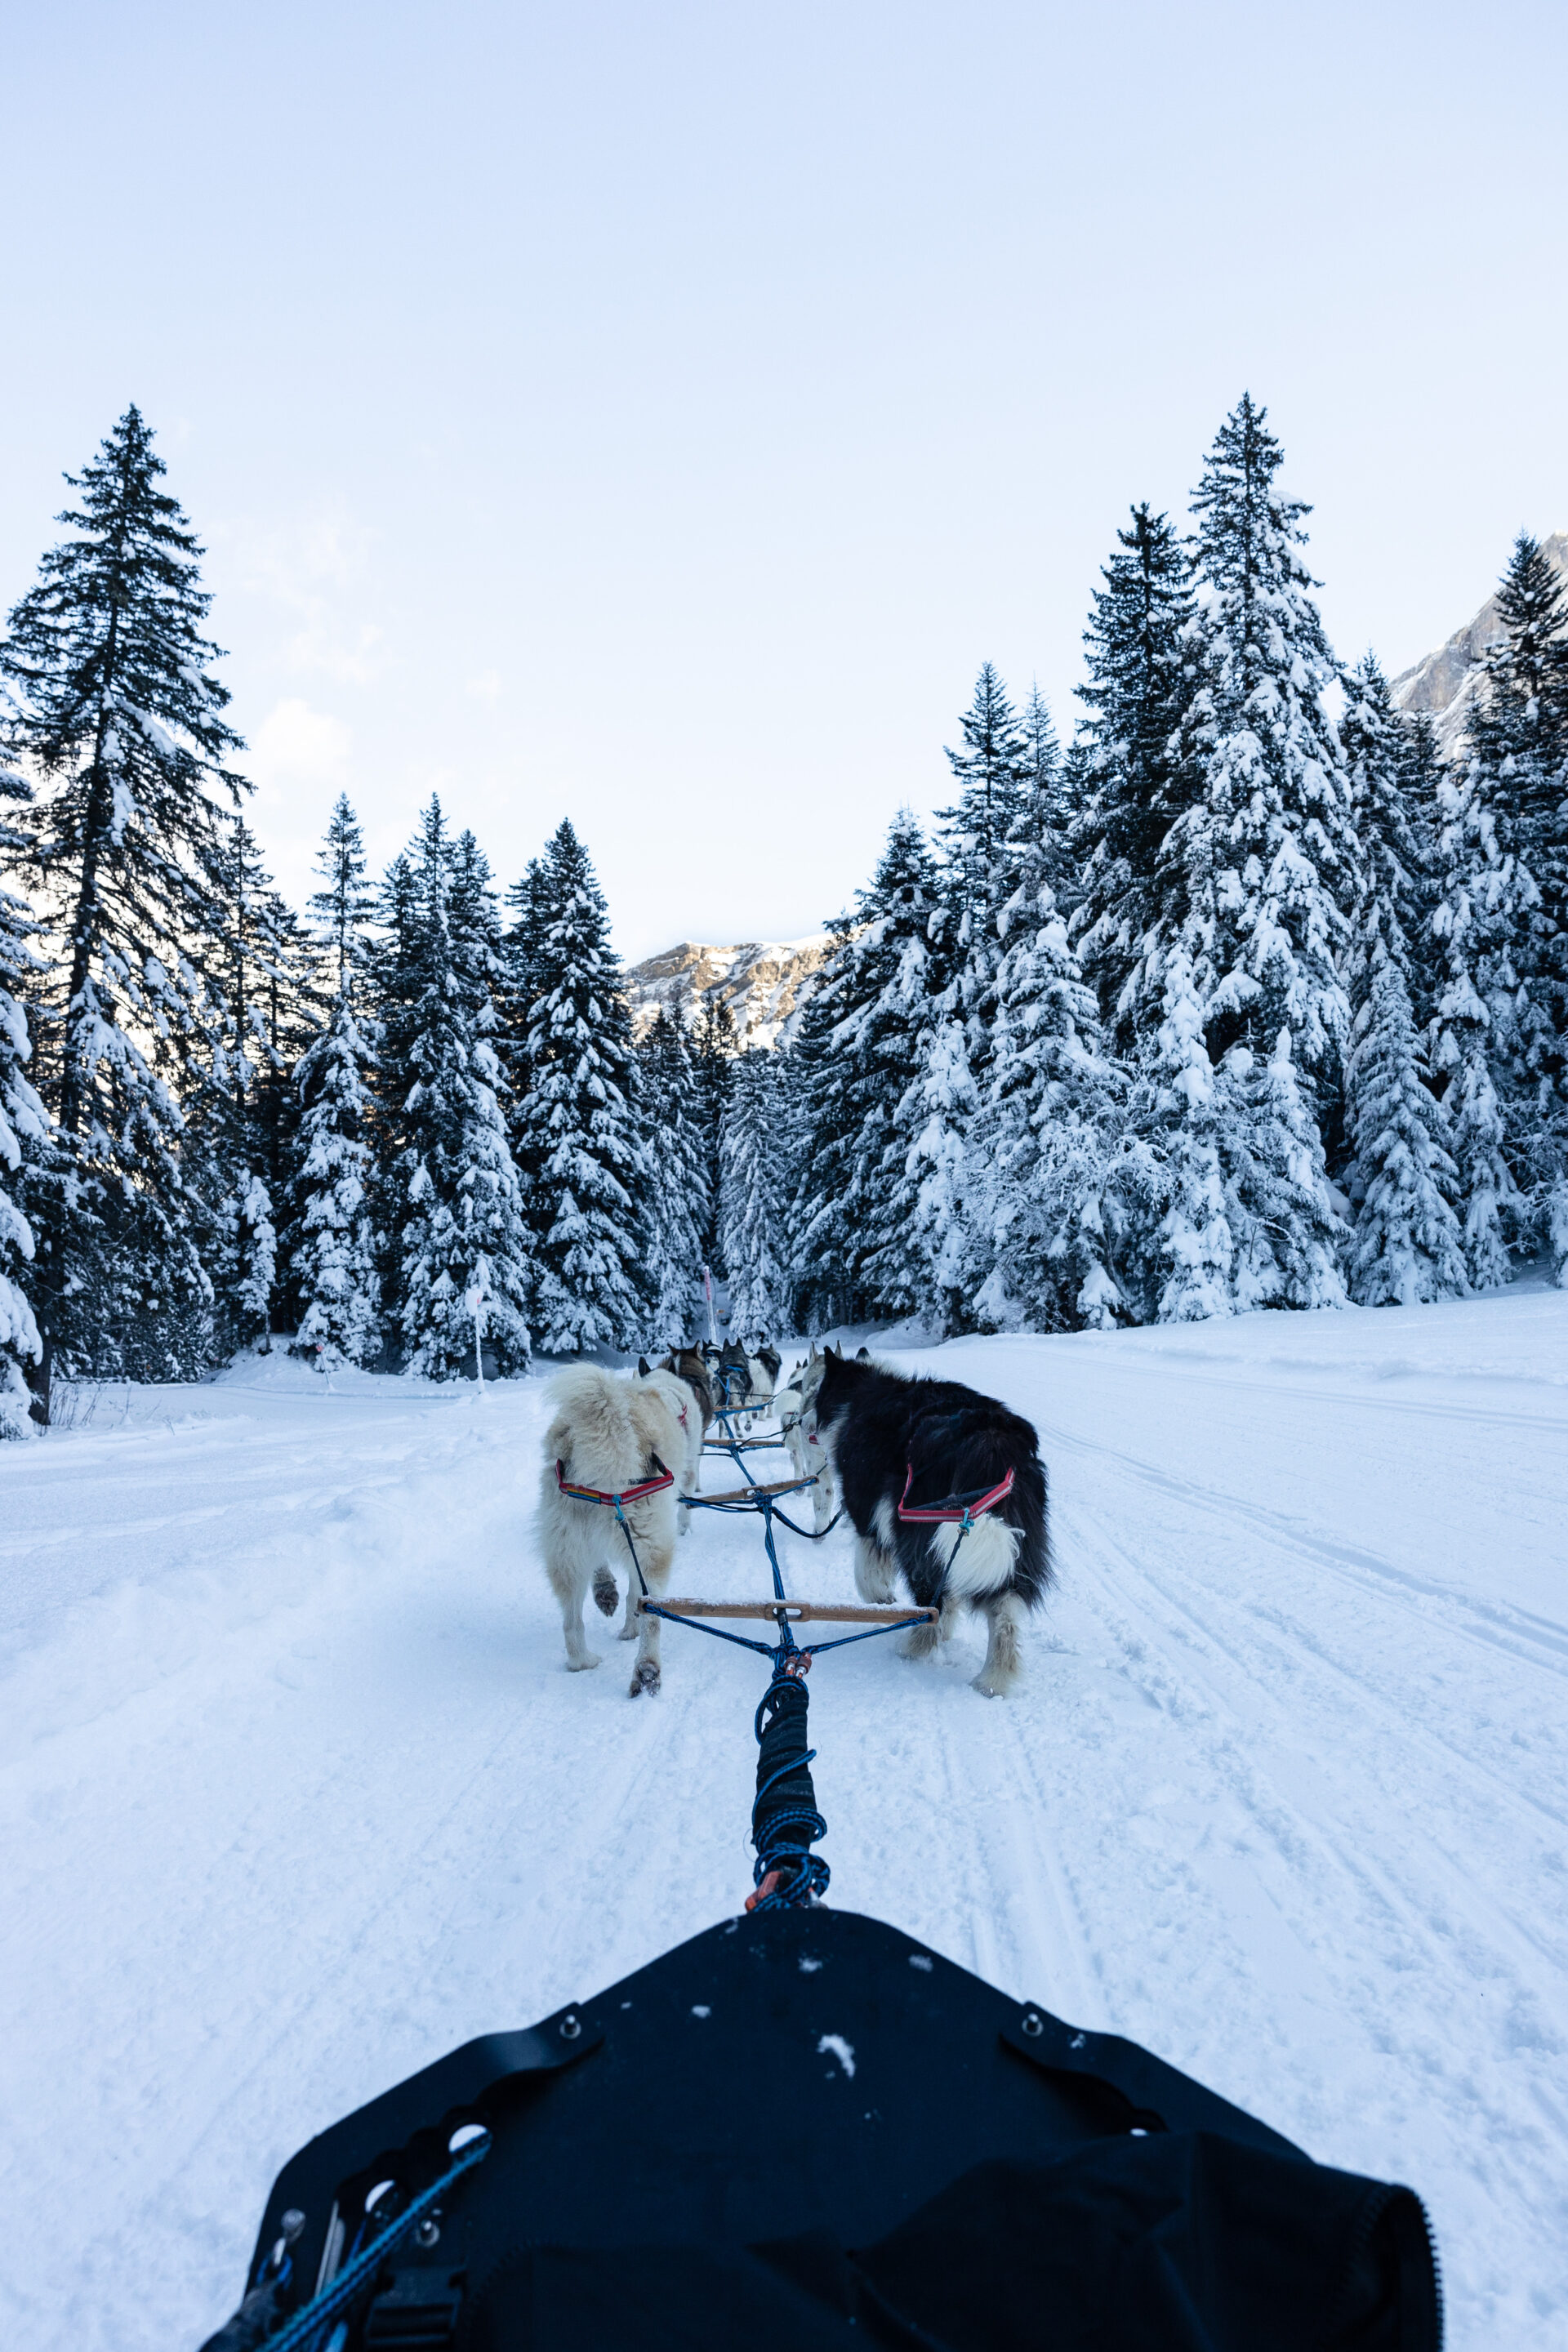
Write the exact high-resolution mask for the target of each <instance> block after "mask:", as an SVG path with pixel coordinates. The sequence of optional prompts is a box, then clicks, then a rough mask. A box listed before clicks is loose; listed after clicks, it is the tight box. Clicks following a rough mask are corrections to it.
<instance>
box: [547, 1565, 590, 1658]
mask: <svg viewBox="0 0 1568 2352" xmlns="http://www.w3.org/2000/svg"><path fill="white" fill-rule="evenodd" d="M545 1573H546V1575H547V1576H548V1577H549V1579H550V1584H551V1589H552V1591H553V1592H554V1595H555V1598H556V1599H557V1601H560V1603H561V1631H562V1633H563V1634H564V1635H565V1637H566V1670H567V1672H568V1674H574V1675H581V1674H586V1673H587V1671H588V1669H589V1667H590V1666H596V1665H597V1664H599V1654H598V1652H597V1650H591V1649H590V1648H589V1647H588V1642H587V1637H586V1635H585V1634H584V1631H583V1602H584V1598H585V1596H586V1593H587V1590H588V1575H587V1570H586V1569H585V1568H584V1567H582V1566H581V1565H580V1564H578V1563H574V1564H573V1565H571V1566H568V1565H567V1564H566V1563H564V1562H563V1561H560V1560H549V1561H547V1562H546V1564H545Z"/></svg>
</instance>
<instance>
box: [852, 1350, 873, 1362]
mask: <svg viewBox="0 0 1568 2352" xmlns="http://www.w3.org/2000/svg"><path fill="white" fill-rule="evenodd" d="M870 1360H871V1350H870V1349H869V1348H857V1349H856V1350H855V1361H856V1362H857V1363H858V1364H868V1363H869V1362H870Z"/></svg>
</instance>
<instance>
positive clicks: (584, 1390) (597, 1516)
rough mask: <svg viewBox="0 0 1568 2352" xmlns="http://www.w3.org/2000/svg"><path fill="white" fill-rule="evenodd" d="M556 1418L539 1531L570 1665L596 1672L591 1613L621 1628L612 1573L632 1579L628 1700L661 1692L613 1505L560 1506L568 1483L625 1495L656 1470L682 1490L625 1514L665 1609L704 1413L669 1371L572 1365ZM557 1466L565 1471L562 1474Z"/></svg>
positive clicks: (561, 1386)
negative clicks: (589, 1634)
mask: <svg viewBox="0 0 1568 2352" xmlns="http://www.w3.org/2000/svg"><path fill="white" fill-rule="evenodd" d="M550 1401H551V1403H552V1405H553V1407H554V1412H553V1415H552V1420H551V1423H550V1427H549V1429H548V1431H547V1432H546V1433H545V1439H544V1473H543V1476H542V1481H541V1485H540V1511H539V1521H540V1531H541V1533H542V1538H543V1542H544V1570H545V1574H546V1575H547V1576H548V1577H549V1579H550V1583H551V1589H552V1591H553V1592H554V1594H555V1597H556V1599H557V1601H560V1603H561V1624H562V1631H563V1633H564V1634H565V1636H566V1664H567V1666H568V1667H569V1669H570V1670H571V1671H572V1673H574V1674H580V1673H582V1672H583V1671H584V1669H585V1668H586V1667H589V1666H596V1665H597V1664H599V1655H598V1653H597V1651H595V1650H591V1649H590V1648H589V1647H588V1644H587V1641H586V1639H585V1637H584V1632H583V1602H584V1599H585V1598H586V1597H587V1593H588V1590H589V1587H590V1586H592V1588H593V1593H594V1599H595V1601H596V1602H597V1604H598V1606H599V1608H600V1609H602V1610H603V1612H604V1613H605V1616H606V1617H613V1616H614V1614H615V1611H616V1598H617V1593H616V1577H615V1570H617V1569H618V1570H622V1571H624V1573H625V1575H626V1615H625V1617H624V1618H623V1620H622V1622H621V1639H622V1641H623V1642H636V1643H637V1658H636V1660H635V1662H634V1664H633V1667H632V1685H631V1689H632V1696H633V1697H634V1698H636V1697H637V1696H639V1694H640V1693H641V1692H643V1691H656V1690H657V1689H658V1682H659V1665H658V1628H659V1621H658V1618H657V1617H647V1616H645V1615H644V1614H643V1609H642V1595H641V1591H640V1589H639V1587H638V1584H637V1575H636V1572H635V1571H634V1570H633V1568H632V1562H631V1555H630V1553H629V1551H628V1550H627V1549H626V1537H625V1536H624V1535H623V1534H622V1532H621V1526H620V1521H619V1520H618V1518H617V1517H616V1513H615V1511H614V1509H613V1508H612V1507H611V1506H610V1505H609V1504H607V1503H585V1502H581V1501H579V1500H578V1499H577V1498H576V1497H575V1496H571V1495H565V1494H563V1493H562V1491H561V1479H562V1477H564V1478H565V1479H566V1480H567V1481H568V1482H569V1483H570V1484H571V1485H573V1486H592V1487H593V1488H595V1491H596V1492H598V1493H599V1494H604V1495H624V1494H626V1492H627V1490H628V1489H629V1488H631V1487H633V1486H641V1485H642V1484H643V1483H644V1482H645V1480H647V1479H648V1478H651V1477H655V1476H657V1475H658V1472H657V1470H656V1467H655V1464H656V1462H658V1463H662V1464H663V1465H664V1467H665V1468H666V1469H667V1470H668V1471H671V1472H672V1473H673V1474H674V1477H675V1485H674V1486H666V1487H664V1488H663V1489H662V1490H661V1491H660V1492H659V1493H658V1494H656V1495H649V1496H645V1497H644V1499H643V1500H642V1501H641V1502H637V1503H630V1504H628V1505H627V1506H626V1522H627V1524H628V1526H629V1527H630V1528H631V1531H632V1540H633V1542H634V1543H635V1544H636V1545H637V1558H638V1559H639V1560H640V1561H641V1563H642V1572H643V1574H644V1576H645V1577H646V1578H647V1588H648V1591H649V1593H650V1595H652V1596H653V1597H654V1598H655V1599H658V1597H659V1596H660V1595H661V1594H662V1593H663V1592H664V1591H665V1588H666V1586H667V1585H668V1580H669V1569H670V1562H671V1561H672V1560H673V1559H674V1557H675V1538H676V1535H677V1532H678V1530H679V1531H683V1530H684V1528H685V1527H686V1523H687V1521H688V1519H689V1516H690V1514H689V1512H688V1510H687V1508H686V1505H685V1501H684V1499H683V1498H684V1497H685V1496H688V1495H694V1494H696V1492H697V1488H698V1472H699V1468H700V1464H701V1460H702V1410H701V1407H700V1404H699V1402H698V1400H697V1398H696V1396H695V1394H694V1393H693V1391H692V1390H691V1389H689V1387H688V1386H687V1384H686V1382H685V1381H682V1380H679V1379H678V1378H677V1377H676V1375H675V1373H673V1372H670V1371H663V1370H660V1371H657V1372H649V1373H647V1375H646V1376H643V1377H638V1378H637V1379H635V1380H626V1379H625V1378H623V1377H622V1376H620V1375H618V1374H617V1373H615V1372H610V1371H606V1370H605V1369H604V1368H603V1366H601V1365H598V1364H574V1366H573V1367H572V1369H571V1370H569V1371H564V1372H562V1373H561V1374H560V1375H559V1377H558V1378H557V1379H556V1380H555V1381H553V1382H552V1386H551V1392H550ZM557 1465H559V1470H558V1467H557Z"/></svg>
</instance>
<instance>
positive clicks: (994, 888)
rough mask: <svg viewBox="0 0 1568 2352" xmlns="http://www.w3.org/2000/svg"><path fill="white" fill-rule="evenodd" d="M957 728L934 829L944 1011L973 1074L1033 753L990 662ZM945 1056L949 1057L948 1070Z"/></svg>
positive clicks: (980, 1055) (982, 1054) (982, 1056)
mask: <svg viewBox="0 0 1568 2352" xmlns="http://www.w3.org/2000/svg"><path fill="white" fill-rule="evenodd" d="M959 723H960V726H961V727H962V729H963V751H952V750H951V749H949V750H948V751H947V761H948V765H949V766H950V768H951V769H952V776H953V781H954V782H955V783H956V784H957V786H958V788H959V790H958V799H957V800H956V802H955V803H953V805H952V807H951V808H945V809H939V810H938V812H937V823H938V838H939V840H940V842H941V845H942V863H943V871H942V884H943V898H944V901H945V906H946V910H947V924H946V936H947V939H948V940H949V941H950V942H951V953H952V982H951V985H952V991H953V995H952V1004H951V1006H950V1008H949V1013H950V1018H952V1019H956V1021H957V1022H958V1023H959V1024H960V1025H961V1026H962V1028H963V1032H964V1058H965V1060H966V1062H967V1063H968V1064H969V1065H970V1066H971V1067H972V1068H973V1069H974V1070H977V1071H978V1070H983V1068H984V1063H985V1060H986V1055H987V1027H986V1016H987V1013H988V1011H989V1006H990V997H991V990H992V985H993V982H994V978H995V971H996V966H997V964H998V963H999V962H1000V961H1001V952H1002V951H1001V947H1000V943H999V941H998V939H997V935H996V918H997V915H998V913H999V911H1000V909H1001V908H1002V907H1003V905H1004V904H1005V901H1006V899H1007V898H1009V897H1010V896H1011V894H1012V890H1013V888H1014V887H1015V878H1016V877H1015V873H1014V871H1013V870H1012V865H1011V860H1010V857H1009V851H1008V845H1009V843H1011V842H1012V841H1013V840H1014V839H1015V838H1016V835H1017V833H1018V829H1019V820H1020V814H1021V807H1022V803H1023V798H1024V787H1025V778H1026V775H1027V774H1028V773H1029V771H1030V763H1031V747H1030V745H1029V744H1028V742H1027V741H1026V738H1025V733H1024V730H1023V728H1022V726H1021V725H1020V723H1019V720H1018V717H1017V714H1016V712H1015V710H1014V709H1013V706H1012V704H1011V702H1010V701H1009V700H1008V698H1007V690H1006V688H1005V686H1004V685H1003V683H1002V680H1001V678H1000V677H998V676H997V673H996V671H995V670H994V668H993V667H992V666H991V664H990V663H989V662H985V663H984V664H983V665H982V667H981V671H980V675H979V677H978V678H977V679H976V680H975V684H974V698H973V701H972V702H971V704H970V706H969V709H967V710H966V711H965V712H964V713H963V718H962V719H961V720H960V722H959ZM1047 723H1048V722H1047ZM1039 751H1044V746H1043V745H1042V746H1040V747H1039ZM1031 814H1033V812H1031ZM951 1058H952V1057H951V1053H948V1055H947V1061H948V1063H949V1064H950V1065H951ZM951 1075H952V1071H951V1068H950V1071H949V1076H951ZM945 1085H946V1082H945V1081H944V1082H943V1086H942V1087H939V1092H942V1091H944V1089H945Z"/></svg>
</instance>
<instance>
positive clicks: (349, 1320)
mask: <svg viewBox="0 0 1568 2352" xmlns="http://www.w3.org/2000/svg"><path fill="white" fill-rule="evenodd" d="M316 871H317V872H318V874H319V875H320V876H321V889H320V890H318V891H316V892H314V893H313V894H312V896H311V898H310V910H311V912H312V914H313V915H314V916H315V917H316V919H317V921H318V923H319V924H320V925H321V932H322V935H323V939H324V942H325V944H326V947H327V950H328V952H329V954H330V956H331V961H332V966H333V970H334V971H335V973H336V979H337V994H336V996H335V998H334V1000H333V1003H332V1007H331V1014H330V1017H329V1018H328V1020H327V1022H326V1024H325V1025H324V1026H323V1027H321V1028H319V1029H318V1030H317V1032H316V1034H315V1035H314V1036H313V1037H312V1038H311V1039H310V1043H309V1044H308V1045H306V1047H305V1049H304V1051H303V1052H302V1053H301V1055H300V1058H299V1060H298V1062H297V1063H296V1065H295V1067H294V1073H293V1084H294V1087H295V1091H296V1093H297V1095H298V1097H299V1101H300V1125H299V1144H298V1161H297V1169H296V1173H295V1178H294V1186H293V1203H294V1227H293V1230H294V1233H295V1235H296V1239H295V1244H294V1249H293V1265H292V1274H293V1294H294V1296H295V1297H296V1298H297V1300H298V1303H299V1331H298V1337H297V1338H296V1339H295V1341H294V1345H293V1348H292V1350H291V1352H292V1353H293V1354H295V1355H299V1356H305V1357H307V1358H309V1359H310V1360H312V1361H313V1362H315V1363H317V1364H319V1365H320V1366H321V1370H323V1371H327V1372H331V1371H334V1370H337V1368H338V1367H339V1366H340V1365H342V1364H352V1365H363V1363H365V1362H366V1361H367V1360H368V1359H369V1358H370V1357H371V1355H372V1354H373V1353H374V1349H375V1347H376V1345H377V1342H378V1339H379V1336H380V1320H379V1313H378V1308H379V1294H380V1284H379V1281H378V1278H377V1271H376V1262H375V1237H374V1224H373V1222H372V1202H373V1198H374V1189H375V1170H374V1153H373V1150H372V1148H371V1142H370V1136H371V1132H372V1128H373V1112H372V1090H373V1078H374V1068H375V1062H374V1044H373V1040H372V1038H371V1037H369V1036H367V1035H366V1034H365V1029H364V1025H363V1023H362V1021H361V1019H360V1017H359V1015H358V1013H356V1010H355V996H356V992H360V991H363V988H364V985H365V973H366V967H367V963H368V950H367V947H366V941H365V926H366V925H367V924H368V922H369V920H370V919H371V916H372V914H373V913H374V908H375V899H374V894H373V893H372V891H371V889H370V887H369V884H368V880H367V874H366V866H365V858H364V849H363V842H362V840H361V837H360V830H359V825H358V822H357V820H356V819H355V816H354V813H353V809H352V808H351V807H350V805H349V802H348V800H347V797H346V796H345V795H342V794H340V796H339V799H338V802H337V805H336V806H335V807H334V809H333V811H332V814H331V820H330V822H329V824H328V827H327V835H326V840H325V842H324V844H323V845H322V847H321V851H320V853H319V854H318V856H317V859H316Z"/></svg>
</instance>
